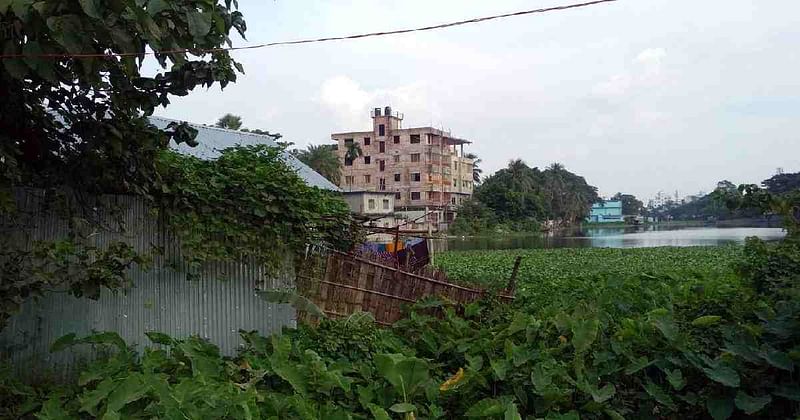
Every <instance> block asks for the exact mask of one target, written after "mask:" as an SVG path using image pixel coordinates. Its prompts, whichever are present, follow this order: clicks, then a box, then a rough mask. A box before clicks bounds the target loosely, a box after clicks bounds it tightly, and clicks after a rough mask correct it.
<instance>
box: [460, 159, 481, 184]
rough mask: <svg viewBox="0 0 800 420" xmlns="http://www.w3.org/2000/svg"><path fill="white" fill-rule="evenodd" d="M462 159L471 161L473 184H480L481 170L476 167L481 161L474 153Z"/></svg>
mask: <svg viewBox="0 0 800 420" xmlns="http://www.w3.org/2000/svg"><path fill="white" fill-rule="evenodd" d="M464 157H465V158H467V159H472V180H473V181H474V182H475V184H480V183H481V175H482V174H483V169H481V168H479V167H478V165H480V164H481V162H483V159H480V158H478V155H476V154H475V153H467V154H466V155H465V156H464Z"/></svg>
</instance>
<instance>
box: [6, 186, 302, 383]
mask: <svg viewBox="0 0 800 420" xmlns="http://www.w3.org/2000/svg"><path fill="white" fill-rule="evenodd" d="M43 196H44V193H43V192H42V191H41V190H30V189H26V190H23V189H20V190H18V191H17V197H16V198H17V203H18V208H19V209H20V217H19V218H18V220H16V221H15V224H13V225H10V224H8V223H4V222H8V221H2V220H0V234H2V235H3V238H4V239H3V241H0V246H9V244H11V245H13V246H20V247H23V248H25V247H30V246H31V244H32V243H33V242H34V241H41V240H54V239H59V238H64V237H66V236H67V234H68V226H69V220H68V218H65V217H63V216H60V215H58V214H57V212H56V211H54V210H48V209H46V208H45V206H44V203H45V200H44V199H43ZM98 200H99V201H100V202H101V203H102V206H97V207H95V208H96V209H99V210H98V211H97V213H95V214H94V216H96V218H97V221H99V222H100V223H101V224H103V225H104V226H105V228H104V229H103V230H102V231H99V232H97V234H96V235H93V236H92V240H93V241H95V244H96V245H97V246H99V247H103V246H105V245H108V244H109V243H110V242H112V241H120V240H121V241H125V242H127V243H129V244H130V245H132V246H133V247H134V248H135V249H136V251H137V252H140V253H151V252H152V251H153V250H154V249H160V252H158V253H157V254H156V255H153V261H152V266H151V267H150V268H149V269H147V270H144V269H142V268H140V267H134V268H133V269H131V270H130V271H129V277H130V279H131V280H132V282H133V287H132V288H131V289H129V290H127V291H124V292H117V293H112V292H110V291H109V290H103V292H102V294H101V297H100V299H99V300H91V299H86V298H76V297H74V296H72V295H71V294H69V293H65V292H49V293H47V294H46V295H45V296H44V297H43V298H41V299H38V300H36V301H30V300H29V301H28V302H26V303H25V304H24V305H23V308H22V310H21V311H20V312H19V313H18V314H17V315H15V316H13V317H12V318H11V319H10V321H9V323H8V324H7V325H6V327H5V328H4V329H3V330H2V331H0V359H2V360H3V361H6V362H10V363H11V365H12V366H13V367H14V368H15V369H17V370H18V371H19V372H21V373H24V375H25V376H26V377H29V378H33V377H38V376H42V375H47V376H53V375H54V376H56V377H69V376H72V375H74V374H75V372H76V371H77V370H78V369H79V368H80V364H81V362H82V360H84V359H86V358H90V357H92V354H91V353H90V352H89V350H88V349H72V350H68V351H65V352H59V353H50V352H49V347H50V345H51V344H52V343H53V341H55V340H56V339H57V338H59V337H61V336H63V335H65V334H68V333H72V332H74V333H76V334H77V335H78V336H81V335H86V334H89V333H90V332H91V331H93V330H94V331H116V332H117V333H119V334H120V335H121V336H122V338H124V339H125V340H126V341H127V342H128V343H129V344H136V345H137V346H138V347H139V348H140V349H141V348H142V347H144V346H146V345H150V344H151V343H150V342H149V340H148V339H147V338H146V336H145V334H144V333H145V332H147V331H160V332H164V333H166V334H169V335H171V336H174V337H187V336H190V335H199V336H201V337H205V338H207V339H209V340H210V341H211V342H213V343H214V344H216V345H218V346H219V347H220V350H221V351H222V352H223V354H226V355H233V354H235V352H236V350H237V348H238V347H239V346H240V345H241V344H242V340H241V337H240V336H239V332H238V331H239V330H240V329H244V330H257V331H259V332H260V333H261V334H265V335H268V334H270V333H272V332H276V331H280V329H281V328H282V327H284V326H295V325H296V313H295V311H294V309H293V308H292V307H291V306H289V305H286V304H273V303H268V302H266V301H264V300H262V299H260V298H259V297H257V296H256V295H255V293H254V291H255V289H256V288H261V289H264V288H278V287H290V286H292V285H293V282H294V270H293V267H292V265H291V264H290V263H287V264H286V265H285V267H283V269H281V270H278V271H279V272H278V273H274V272H273V273H268V271H267V270H266V269H265V267H263V266H261V265H258V264H253V263H249V264H248V263H232V262H226V263H214V264H208V265H206V266H205V267H203V268H202V269H201V270H200V272H198V273H196V274H197V277H196V278H195V279H192V280H188V279H187V267H186V265H185V264H184V263H183V262H182V260H181V258H180V250H179V243H178V241H177V240H176V239H175V237H174V236H173V235H172V234H171V233H170V232H169V231H168V230H167V229H166V228H165V226H164V225H163V224H162V223H159V221H158V220H157V217H155V216H154V215H153V212H152V211H151V209H150V208H149V207H148V206H147V205H146V204H145V203H144V201H143V200H141V199H138V198H136V197H131V196H103V197H100V198H99V199H98ZM90 207H91V206H90ZM109 213H113V217H112V214H109ZM20 226H21V227H20ZM120 226H122V227H124V231H122V230H120V229H118V228H119V227H120Z"/></svg>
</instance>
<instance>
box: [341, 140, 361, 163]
mask: <svg viewBox="0 0 800 420" xmlns="http://www.w3.org/2000/svg"><path fill="white" fill-rule="evenodd" d="M345 147H346V148H347V149H346V150H345V152H344V160H345V162H350V163H352V162H353V161H354V160H356V159H358V158H359V157H360V156H363V155H364V152H363V151H362V150H361V145H359V144H358V143H356V142H351V143H348V144H347V145H346V146H345Z"/></svg>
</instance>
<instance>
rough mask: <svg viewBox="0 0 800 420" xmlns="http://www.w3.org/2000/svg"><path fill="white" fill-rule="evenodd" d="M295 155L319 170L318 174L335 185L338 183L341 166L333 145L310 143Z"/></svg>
mask: <svg viewBox="0 0 800 420" xmlns="http://www.w3.org/2000/svg"><path fill="white" fill-rule="evenodd" d="M296 156H297V158H298V159H300V161H301V162H303V163H305V164H306V165H308V166H310V167H311V169H313V170H315V171H317V172H319V174H320V175H322V176H324V177H325V178H327V179H328V180H329V181H331V182H333V183H334V184H337V185H338V184H339V180H340V178H341V172H342V170H341V169H342V168H341V163H340V162H339V157H338V156H337V155H336V150H335V149H334V147H333V145H329V144H322V145H316V144H310V145H308V147H307V148H306V150H300V151H298V152H297V153H296Z"/></svg>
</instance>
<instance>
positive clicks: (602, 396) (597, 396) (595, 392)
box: [591, 384, 617, 403]
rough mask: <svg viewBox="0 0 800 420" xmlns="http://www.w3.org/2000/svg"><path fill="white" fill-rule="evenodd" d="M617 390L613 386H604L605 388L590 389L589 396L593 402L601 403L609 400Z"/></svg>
mask: <svg viewBox="0 0 800 420" xmlns="http://www.w3.org/2000/svg"><path fill="white" fill-rule="evenodd" d="M616 392H617V389H616V387H614V384H606V386H604V387H602V388H597V387H592V388H591V394H592V399H593V400H594V401H595V402H598V403H602V402H605V401H607V400H609V399H610V398H611V397H613V396H614V394H616Z"/></svg>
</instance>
